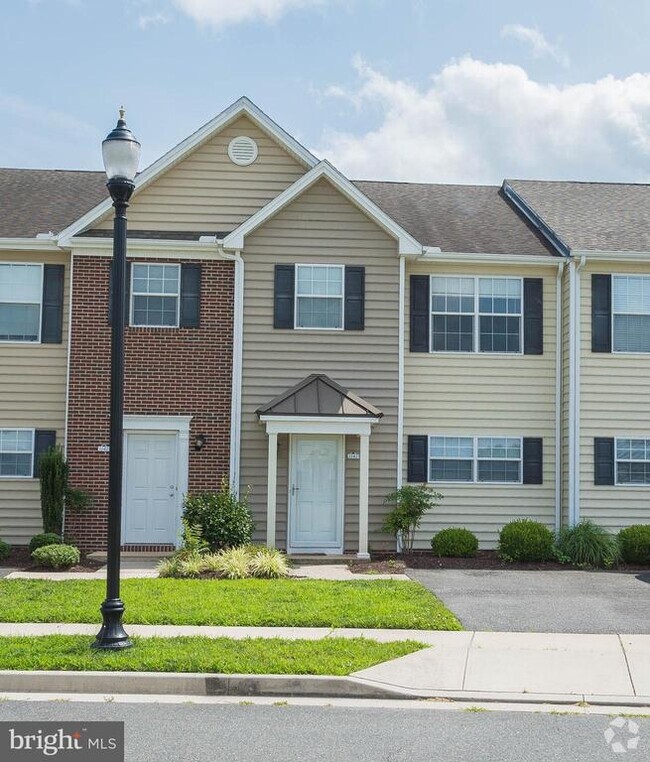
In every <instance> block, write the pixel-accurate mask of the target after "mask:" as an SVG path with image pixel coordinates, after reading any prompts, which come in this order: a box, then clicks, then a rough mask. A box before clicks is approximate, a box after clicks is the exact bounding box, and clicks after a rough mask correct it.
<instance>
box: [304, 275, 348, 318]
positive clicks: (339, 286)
mask: <svg viewBox="0 0 650 762" xmlns="http://www.w3.org/2000/svg"><path fill="white" fill-rule="evenodd" d="M343 273H344V268H343V266H342V265H296V310H295V315H296V317H295V320H296V323H295V327H296V328H329V329H342V328H343V298H344V293H343V292H344V278H343Z"/></svg>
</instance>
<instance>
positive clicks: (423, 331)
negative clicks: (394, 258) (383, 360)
mask: <svg viewBox="0 0 650 762" xmlns="http://www.w3.org/2000/svg"><path fill="white" fill-rule="evenodd" d="M429 290H430V281H429V276H428V275H411V321H410V329H411V340H410V349H411V352H428V351H429V331H430V326H431V306H430V303H429V302H430V298H429Z"/></svg>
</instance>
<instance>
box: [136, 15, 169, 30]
mask: <svg viewBox="0 0 650 762" xmlns="http://www.w3.org/2000/svg"><path fill="white" fill-rule="evenodd" d="M170 21H171V18H170V17H169V16H168V15H167V14H166V13H162V12H160V11H157V12H156V13H149V14H142V15H141V16H139V17H138V26H139V27H140V29H148V28H149V27H150V26H160V25H162V24H169V22H170Z"/></svg>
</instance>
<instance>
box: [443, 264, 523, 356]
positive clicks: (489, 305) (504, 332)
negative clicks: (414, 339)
mask: <svg viewBox="0 0 650 762" xmlns="http://www.w3.org/2000/svg"><path fill="white" fill-rule="evenodd" d="M522 283H523V281H522V279H521V278H464V277H440V276H435V275H434V276H432V277H431V351H432V352H506V353H520V352H521V350H522V325H523V319H522V315H523V310H522V305H523V295H522V290H523V289H522Z"/></svg>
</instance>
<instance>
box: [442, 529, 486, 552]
mask: <svg viewBox="0 0 650 762" xmlns="http://www.w3.org/2000/svg"><path fill="white" fill-rule="evenodd" d="M431 549H432V550H433V552H434V553H435V554H436V555H437V556H446V557H452V558H470V557H471V556H475V555H476V551H477V550H478V540H477V539H476V535H475V534H474V533H473V532H470V531H469V529H464V528H462V527H449V528H448V529H443V530H442V531H440V532H438V534H436V535H434V536H433V537H432V538H431Z"/></svg>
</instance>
